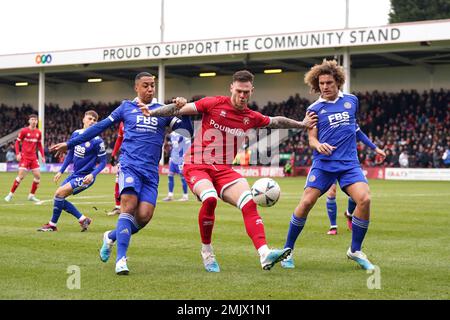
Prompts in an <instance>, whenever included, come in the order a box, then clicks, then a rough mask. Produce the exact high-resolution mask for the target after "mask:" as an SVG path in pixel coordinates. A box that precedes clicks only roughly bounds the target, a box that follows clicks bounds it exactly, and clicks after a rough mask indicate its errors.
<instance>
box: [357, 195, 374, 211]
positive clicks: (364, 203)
mask: <svg viewBox="0 0 450 320" xmlns="http://www.w3.org/2000/svg"><path fill="white" fill-rule="evenodd" d="M370 201H371V197H370V194H365V195H364V196H362V197H360V199H359V201H358V202H357V203H356V204H357V205H359V206H361V207H364V208H368V207H370Z"/></svg>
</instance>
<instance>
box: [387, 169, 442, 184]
mask: <svg viewBox="0 0 450 320" xmlns="http://www.w3.org/2000/svg"><path fill="white" fill-rule="evenodd" d="M385 179H386V180H432V181H450V169H416V168H386V169H385Z"/></svg>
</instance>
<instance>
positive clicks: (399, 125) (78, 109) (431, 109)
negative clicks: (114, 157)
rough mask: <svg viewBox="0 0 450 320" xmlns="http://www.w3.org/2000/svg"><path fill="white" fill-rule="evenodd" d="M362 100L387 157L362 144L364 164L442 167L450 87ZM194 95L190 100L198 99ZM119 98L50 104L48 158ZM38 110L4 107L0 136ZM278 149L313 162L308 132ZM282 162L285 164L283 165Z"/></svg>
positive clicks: (363, 116)
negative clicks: (90, 115) (90, 114)
mask: <svg viewBox="0 0 450 320" xmlns="http://www.w3.org/2000/svg"><path fill="white" fill-rule="evenodd" d="M355 95H356V96H358V98H359V101H360V114H359V120H358V121H359V125H360V127H361V130H363V132H365V133H366V134H367V136H368V137H369V138H370V139H371V140H372V141H373V142H374V143H375V144H376V145H377V146H379V147H380V148H382V149H384V150H385V151H386V153H387V158H386V160H385V161H381V159H380V158H379V157H378V156H377V155H376V154H375V152H374V151H373V150H371V149H370V148H368V147H366V146H364V145H362V144H361V143H359V144H358V156H359V159H360V161H361V163H362V164H363V165H364V166H369V167H373V166H389V167H399V166H400V161H399V156H400V154H401V153H402V152H404V153H405V152H406V153H407V155H408V164H407V166H408V167H419V168H441V167H444V166H445V164H444V162H443V160H442V156H443V154H444V152H445V151H446V150H447V149H448V148H450V132H449V131H450V126H449V125H448V124H449V123H450V104H449V102H450V90H444V89H440V90H428V91H424V92H422V93H418V92H417V91H416V90H410V91H404V90H402V91H401V92H398V93H386V92H378V91H373V92H364V93H362V92H357V93H355ZM198 98H199V97H195V98H193V99H192V100H197V99H198ZM311 102H312V101H309V100H307V99H305V98H302V97H300V96H299V95H298V94H296V95H294V96H290V97H289V98H288V99H287V100H285V101H282V102H268V103H267V105H265V106H264V107H262V108H259V107H258V105H257V104H256V103H252V105H251V108H252V109H254V110H259V111H261V112H262V113H263V114H266V115H269V116H277V115H283V116H286V117H289V118H293V119H297V120H300V119H303V117H304V116H305V111H306V108H307V107H308V105H309V104H311ZM119 104H120V102H118V101H116V102H113V103H93V102H92V101H89V100H83V101H81V102H74V103H73V105H72V106H71V108H68V109H64V108H60V107H59V106H58V105H55V104H51V103H50V104H48V105H47V106H46V109H45V110H46V114H45V149H46V156H47V161H48V162H61V161H62V159H56V158H54V156H53V155H51V154H49V153H48V152H47V151H48V147H49V146H50V145H52V144H54V143H57V142H60V141H65V140H67V139H68V138H69V135H70V134H71V132H73V131H74V130H75V129H78V128H80V127H81V126H82V124H81V119H82V117H83V114H84V112H85V111H87V110H90V109H93V110H96V111H97V112H98V114H99V116H100V117H101V118H103V117H105V116H106V115H108V114H109V113H110V112H111V111H113V110H114V109H115V108H116V107H117V106H118V105H119ZM33 112H34V113H36V110H35V109H33V107H32V106H30V105H23V106H22V107H20V108H19V107H9V106H6V105H4V104H1V105H0V120H1V123H2V126H1V128H0V137H2V136H4V135H6V134H8V133H10V132H12V131H14V130H17V129H19V128H21V127H23V126H25V125H26V123H27V117H28V115H29V114H30V113H33ZM116 129H117V128H114V127H113V128H111V129H109V130H107V131H106V132H104V133H103V134H102V138H103V139H104V140H105V143H106V147H107V153H108V152H109V154H110V153H111V151H112V148H113V147H114V141H115V135H116V132H117V130H116ZM10 147H11V146H10V145H5V146H3V147H2V148H0V162H2V161H6V160H5V154H6V152H7V150H8V148H10ZM280 153H284V154H292V153H294V154H295V165H296V166H309V165H310V164H311V160H312V150H311V149H310V148H309V146H308V140H307V134H306V132H300V133H299V132H293V131H292V132H290V135H289V138H288V139H287V140H286V141H284V142H283V143H282V144H281V145H280ZM282 165H283V163H282Z"/></svg>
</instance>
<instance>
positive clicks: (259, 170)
mask: <svg viewBox="0 0 450 320" xmlns="http://www.w3.org/2000/svg"><path fill="white" fill-rule="evenodd" d="M232 168H233V170H235V171H237V172H239V173H240V174H241V175H242V176H243V177H284V176H285V174H284V171H283V167H263V166H248V167H244V166H233V167H232ZM159 173H160V174H164V175H166V174H168V173H169V166H167V165H164V166H159Z"/></svg>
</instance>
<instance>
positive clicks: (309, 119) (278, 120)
mask: <svg viewBox="0 0 450 320" xmlns="http://www.w3.org/2000/svg"><path fill="white" fill-rule="evenodd" d="M316 124H317V115H316V114H314V113H312V112H308V113H307V114H306V116H305V118H304V119H303V121H297V120H293V119H289V118H286V117H282V116H278V117H272V118H271V121H270V124H269V125H268V126H267V128H272V129H291V128H298V129H307V128H313V127H314V126H315V125H316Z"/></svg>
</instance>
